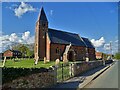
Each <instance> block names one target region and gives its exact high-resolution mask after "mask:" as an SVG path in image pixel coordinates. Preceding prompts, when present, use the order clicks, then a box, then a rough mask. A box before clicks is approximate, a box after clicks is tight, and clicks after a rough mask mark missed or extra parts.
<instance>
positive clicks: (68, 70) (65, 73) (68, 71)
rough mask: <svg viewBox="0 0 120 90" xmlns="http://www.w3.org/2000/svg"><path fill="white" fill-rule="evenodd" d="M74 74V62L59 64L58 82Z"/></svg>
mask: <svg viewBox="0 0 120 90" xmlns="http://www.w3.org/2000/svg"><path fill="white" fill-rule="evenodd" d="M72 76H73V75H72V64H68V63H67V64H60V65H58V66H57V82H63V81H65V80H67V79H69V78H70V77H72Z"/></svg>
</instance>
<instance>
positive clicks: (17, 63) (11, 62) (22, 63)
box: [5, 59, 55, 68]
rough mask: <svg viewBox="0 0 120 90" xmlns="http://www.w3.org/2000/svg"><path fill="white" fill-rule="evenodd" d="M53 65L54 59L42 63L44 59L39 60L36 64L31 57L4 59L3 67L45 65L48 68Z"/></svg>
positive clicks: (37, 66) (35, 66)
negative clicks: (16, 59) (15, 59)
mask: <svg viewBox="0 0 120 90" xmlns="http://www.w3.org/2000/svg"><path fill="white" fill-rule="evenodd" d="M53 65H55V62H54V61H51V62H48V63H46V64H44V61H39V62H38V64H37V65H34V60H33V59H25V60H24V59H22V60H18V61H14V60H6V62H5V67H15V68H40V67H45V68H49V67H50V66H53Z"/></svg>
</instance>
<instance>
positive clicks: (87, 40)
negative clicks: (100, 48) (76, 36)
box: [81, 37, 95, 48]
mask: <svg viewBox="0 0 120 90" xmlns="http://www.w3.org/2000/svg"><path fill="white" fill-rule="evenodd" d="M81 38H82V39H83V41H84V42H85V44H86V46H87V47H88V48H95V47H94V45H93V44H92V43H91V41H90V40H89V39H88V38H84V37H81Z"/></svg>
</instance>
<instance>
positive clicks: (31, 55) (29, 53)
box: [27, 49, 34, 58]
mask: <svg viewBox="0 0 120 90" xmlns="http://www.w3.org/2000/svg"><path fill="white" fill-rule="evenodd" d="M33 55H34V51H32V50H30V49H27V56H28V57H29V58H30V57H33Z"/></svg>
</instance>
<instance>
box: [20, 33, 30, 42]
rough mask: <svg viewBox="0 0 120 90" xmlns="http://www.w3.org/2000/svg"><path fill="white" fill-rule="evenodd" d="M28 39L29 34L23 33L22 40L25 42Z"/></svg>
mask: <svg viewBox="0 0 120 90" xmlns="http://www.w3.org/2000/svg"><path fill="white" fill-rule="evenodd" d="M29 37H30V32H29V31H27V32H25V33H23V35H22V39H23V40H27V39H28V38H29Z"/></svg>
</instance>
